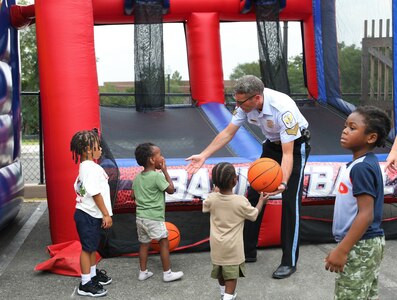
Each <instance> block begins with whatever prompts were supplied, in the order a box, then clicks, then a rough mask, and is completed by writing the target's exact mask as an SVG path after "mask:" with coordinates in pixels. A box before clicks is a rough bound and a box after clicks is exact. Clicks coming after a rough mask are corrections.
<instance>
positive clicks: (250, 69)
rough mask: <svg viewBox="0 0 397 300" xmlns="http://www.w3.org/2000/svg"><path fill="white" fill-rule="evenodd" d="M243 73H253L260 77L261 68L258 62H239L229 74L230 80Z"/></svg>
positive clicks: (237, 77)
mask: <svg viewBox="0 0 397 300" xmlns="http://www.w3.org/2000/svg"><path fill="white" fill-rule="evenodd" d="M244 75H255V76H258V77H259V78H260V77H261V70H260V68H259V62H258V61H253V62H250V63H244V64H239V65H237V67H235V68H234V69H233V72H232V74H230V77H229V79H230V80H237V79H239V78H240V77H241V76H244Z"/></svg>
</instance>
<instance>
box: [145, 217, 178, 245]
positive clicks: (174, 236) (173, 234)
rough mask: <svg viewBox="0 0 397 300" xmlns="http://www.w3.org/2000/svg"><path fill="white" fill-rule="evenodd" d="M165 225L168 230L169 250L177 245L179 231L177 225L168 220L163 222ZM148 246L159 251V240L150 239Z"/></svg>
mask: <svg viewBox="0 0 397 300" xmlns="http://www.w3.org/2000/svg"><path fill="white" fill-rule="evenodd" d="M165 227H166V228H167V230H168V241H169V250H170V252H171V251H173V250H174V249H175V248H176V247H178V245H179V242H180V241H181V234H180V233H179V229H178V227H176V226H175V225H174V224H172V223H170V222H165ZM150 247H151V248H152V249H153V250H155V251H160V245H159V242H158V241H156V240H152V241H151V242H150Z"/></svg>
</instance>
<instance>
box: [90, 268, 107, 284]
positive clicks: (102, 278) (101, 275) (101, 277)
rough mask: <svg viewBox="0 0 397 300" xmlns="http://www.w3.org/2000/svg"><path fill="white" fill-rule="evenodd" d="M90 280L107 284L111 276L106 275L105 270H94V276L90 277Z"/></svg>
mask: <svg viewBox="0 0 397 300" xmlns="http://www.w3.org/2000/svg"><path fill="white" fill-rule="evenodd" d="M91 280H92V281H93V282H95V283H100V284H102V285H107V284H109V283H111V282H112V278H110V277H109V276H107V275H106V271H105V270H98V269H97V270H96V276H94V277H92V278H91Z"/></svg>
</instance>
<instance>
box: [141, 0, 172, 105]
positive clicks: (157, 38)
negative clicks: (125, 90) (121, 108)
mask: <svg viewBox="0 0 397 300" xmlns="http://www.w3.org/2000/svg"><path fill="white" fill-rule="evenodd" d="M162 10H163V7H162V1H150V2H140V1H137V2H136V4H135V8H134V20H135V27H134V34H135V45H134V46H135V48H134V50H135V102H136V110H137V111H143V112H144V111H162V110H164V105H165V95H164V93H165V83H164V49H163V23H162V21H163V14H162Z"/></svg>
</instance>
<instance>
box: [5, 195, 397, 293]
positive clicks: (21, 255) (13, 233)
mask: <svg viewBox="0 0 397 300" xmlns="http://www.w3.org/2000/svg"><path fill="white" fill-rule="evenodd" d="M50 244H51V239H50V234H49V224H48V211H47V204H46V202H45V201H44V202H25V203H24V204H23V206H22V209H21V211H20V213H19V215H18V216H17V218H16V220H15V221H14V222H13V223H12V224H11V225H10V226H9V227H7V228H6V229H5V230H3V231H1V232H0V298H1V299H4V300H8V299H30V300H34V299H70V298H81V299H84V298H83V297H80V296H79V295H77V294H76V287H77V285H78V283H79V278H77V277H66V276H61V275H56V274H52V273H46V272H35V271H34V267H35V265H36V264H38V263H40V262H42V261H45V260H47V259H48V258H49V256H48V254H47V253H46V246H47V245H50ZM334 246H335V244H319V245H302V246H301V249H300V261H299V265H298V270H297V272H296V273H295V274H294V275H293V276H291V277H290V278H287V279H284V280H274V279H272V278H271V274H272V272H273V271H274V268H276V267H277V266H278V264H279V261H280V256H281V250H280V249H279V248H270V249H262V250H260V251H259V252H258V261H257V262H256V263H254V264H247V278H245V279H240V280H239V281H238V286H237V293H238V297H237V298H238V299H249V300H263V299H264V300H267V299H269V300H278V299H280V300H287V299H291V300H296V299H298V300H300V299H302V300H311V299H313V300H319V299H321V300H327V299H329V300H331V299H333V285H334V276H335V275H334V274H333V273H329V272H326V271H325V270H324V263H323V259H324V257H325V255H326V253H328V251H329V250H330V249H332V248H333V247H334ZM171 261H172V265H173V269H174V270H182V271H183V272H184V273H185V276H184V278H183V279H182V280H181V281H177V282H171V283H163V282H162V280H161V278H162V277H161V263H160V259H159V256H158V255H155V256H150V257H149V267H150V269H151V270H152V271H153V272H154V273H155V275H154V276H153V277H152V278H150V279H148V280H146V281H144V282H140V281H138V279H137V272H138V258H136V257H117V258H111V259H103V260H102V261H101V262H100V264H99V267H100V268H105V269H106V270H107V271H108V273H109V275H111V276H112V278H113V283H112V284H111V285H109V286H108V288H107V289H108V295H107V296H106V297H105V298H104V299H139V300H140V299H156V300H163V299H173V300H174V299H175V300H179V299H180V300H182V299H190V300H196V299H197V300H199V299H204V300H206V299H208V300H213V299H214V300H215V299H219V295H218V293H219V289H218V286H217V282H216V281H215V280H213V279H211V278H210V276H209V274H210V270H211V265H210V258H209V253H208V252H201V253H179V254H178V253H173V254H172V255H171ZM396 274H397V241H396V240H390V241H387V243H386V253H385V258H384V260H383V264H382V268H381V275H380V283H379V284H380V299H382V300H385V299H387V300H388V299H390V300H391V299H397V296H396V295H397V275H396Z"/></svg>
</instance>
